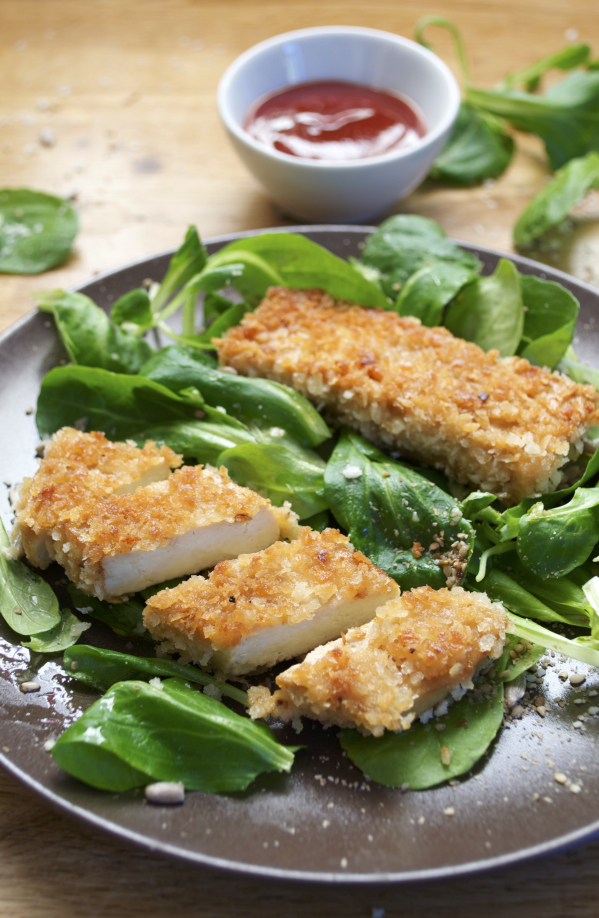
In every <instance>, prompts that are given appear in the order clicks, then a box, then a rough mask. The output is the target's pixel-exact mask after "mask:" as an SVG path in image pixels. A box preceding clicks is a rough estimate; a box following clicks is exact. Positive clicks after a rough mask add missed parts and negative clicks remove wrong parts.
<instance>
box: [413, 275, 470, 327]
mask: <svg viewBox="0 0 599 918" xmlns="http://www.w3.org/2000/svg"><path fill="white" fill-rule="evenodd" d="M477 279H478V274H477V273H476V272H475V271H473V270H472V268H469V267H467V266H466V265H461V264H459V263H458V262H451V261H449V262H444V261H438V262H436V263H435V264H432V265H426V266H425V267H424V268H419V270H418V271H415V272H414V274H412V275H411V276H410V277H409V278H408V280H407V281H406V282H405V284H404V285H403V287H402V288H401V292H400V294H399V296H398V298H397V303H396V304H395V308H396V309H397V311H398V313H399V314H400V316H416V317H417V318H418V319H420V321H421V322H422V324H423V325H427V326H429V327H434V326H436V325H441V324H442V323H443V312H444V310H445V307H446V306H447V304H448V303H449V302H451V300H453V298H454V297H455V296H456V295H457V294H458V293H459V292H460V290H462V288H463V287H465V286H466V284H471V283H472V282H473V281H475V280H477Z"/></svg>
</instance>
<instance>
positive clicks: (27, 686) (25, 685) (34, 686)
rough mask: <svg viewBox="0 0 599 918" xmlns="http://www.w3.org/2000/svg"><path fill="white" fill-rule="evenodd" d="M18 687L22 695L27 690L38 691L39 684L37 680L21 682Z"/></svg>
mask: <svg viewBox="0 0 599 918" xmlns="http://www.w3.org/2000/svg"><path fill="white" fill-rule="evenodd" d="M20 689H21V691H22V692H23V694H24V695H26V694H27V693H28V692H39V690H40V684H39V682H21V685H20Z"/></svg>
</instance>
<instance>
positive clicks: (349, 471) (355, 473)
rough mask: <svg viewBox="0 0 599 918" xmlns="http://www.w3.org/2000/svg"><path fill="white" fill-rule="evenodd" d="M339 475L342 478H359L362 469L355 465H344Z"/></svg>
mask: <svg viewBox="0 0 599 918" xmlns="http://www.w3.org/2000/svg"><path fill="white" fill-rule="evenodd" d="M341 474H342V475H343V477H344V478H360V477H361V475H362V469H361V468H359V467H358V466H357V465H346V466H345V468H344V469H343V471H342V472H341Z"/></svg>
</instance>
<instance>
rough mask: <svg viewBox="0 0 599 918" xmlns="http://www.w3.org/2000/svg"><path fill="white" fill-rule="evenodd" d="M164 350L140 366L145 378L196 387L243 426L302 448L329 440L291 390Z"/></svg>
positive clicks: (323, 427)
mask: <svg viewBox="0 0 599 918" xmlns="http://www.w3.org/2000/svg"><path fill="white" fill-rule="evenodd" d="M168 350H169V353H168V354H165V355H164V358H161V357H160V356H159V355H158V354H156V355H155V356H154V357H153V358H152V359H151V360H150V361H149V362H148V363H147V364H146V366H145V367H142V373H143V375H144V376H147V378H149V379H155V380H158V381H160V382H161V383H162V384H163V385H165V386H168V387H169V388H172V389H173V391H177V392H181V391H184V387H185V386H195V387H197V389H199V391H200V392H201V395H202V398H203V399H205V401H206V403H207V404H208V405H210V406H212V407H214V408H224V409H225V410H226V411H227V412H229V413H230V414H232V415H234V417H236V418H239V420H241V421H245V422H250V421H255V422H259V423H260V424H268V425H271V426H273V427H281V428H282V429H283V430H286V431H288V432H289V433H291V434H292V435H293V436H294V437H295V439H296V440H298V441H299V442H300V443H301V444H302V446H318V445H319V444H320V443H322V442H323V441H324V440H327V439H328V438H329V437H330V436H331V431H330V430H329V428H328V427H327V425H326V424H325V422H324V421H323V419H322V417H321V416H320V414H319V413H318V411H317V410H316V408H314V407H313V406H312V405H311V404H310V402H309V401H308V400H307V399H306V398H304V396H303V395H300V393H299V392H296V391H295V389H291V388H290V387H289V386H284V385H283V384H282V383H278V382H272V381H271V380H269V379H258V378H254V377H248V376H237V375H234V374H232V373H227V372H224V371H223V370H218V369H216V368H213V367H212V366H209V365H208V364H207V362H205V361H200V360H197V359H193V358H190V357H189V356H188V355H187V354H186V353H184V352H181V351H175V350H174V349H172V348H169V349H168Z"/></svg>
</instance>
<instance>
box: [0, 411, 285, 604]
mask: <svg viewBox="0 0 599 918" xmlns="http://www.w3.org/2000/svg"><path fill="white" fill-rule="evenodd" d="M158 460H160V462H162V463H164V462H165V461H166V462H167V463H168V465H170V466H174V465H179V464H180V461H181V460H180V457H179V456H177V455H176V454H175V453H173V451H172V450H170V449H169V448H168V447H165V446H163V447H161V449H160V450H158V449H157V448H156V446H155V445H154V444H153V443H147V444H146V446H145V447H144V449H143V450H141V449H137V447H135V446H130V445H128V444H125V443H110V442H109V441H108V440H106V438H105V437H104V436H103V435H102V434H97V433H91V434H84V433H79V432H78V431H71V430H69V429H66V430H63V431H60V432H59V433H58V434H56V435H55V437H54V438H53V439H52V441H51V442H50V444H49V446H48V448H47V449H46V454H45V456H44V458H43V459H42V461H41V463H40V468H39V469H38V471H37V473H36V475H35V476H34V478H33V479H32V480H29V481H28V482H26V484H25V486H24V487H22V489H21V501H20V506H19V508H18V511H17V527H18V529H19V531H20V534H21V537H22V540H23V547H24V550H25V554H26V555H27V557H28V558H29V560H30V561H31V562H32V563H34V564H36V565H37V566H39V567H47V566H48V564H49V563H50V562H51V561H58V562H59V563H60V564H62V565H63V567H64V568H65V570H66V572H67V574H68V576H69V578H70V579H71V580H72V581H73V582H74V583H76V584H77V585H78V586H79V587H80V589H82V590H83V591H84V592H86V593H90V594H95V595H97V596H99V597H100V598H111V599H113V600H114V599H118V598H119V597H118V596H108V595H107V593H106V591H105V590H104V586H103V581H104V571H103V563H104V562H105V561H106V559H108V558H111V557H114V556H117V555H123V554H127V553H132V552H150V551H154V550H155V549H157V548H160V547H162V546H165V545H168V544H169V543H170V542H171V541H172V540H174V539H175V538H176V537H177V536H180V535H181V534H183V533H187V532H188V531H189V529H190V527H194V526H195V527H200V526H201V527H208V526H210V525H211V524H216V523H218V524H221V523H225V524H226V523H230V524H231V523H246V522H248V521H250V520H252V518H253V517H254V516H255V515H256V514H257V513H258V512H259V511H260V510H261V509H262V508H269V509H271V504H270V501H269V500H266V499H265V498H263V497H260V495H258V494H256V493H255V492H254V491H251V490H249V488H242V487H239V486H238V485H236V484H235V483H234V482H233V481H231V479H230V478H229V476H228V473H227V471H226V469H225V468H224V467H223V468H221V469H215V468H212V467H210V466H207V467H206V468H202V466H194V467H187V466H186V467H183V468H179V469H177V470H176V471H175V472H174V473H173V474H169V476H168V478H166V479H165V480H161V481H153V482H151V483H150V484H148V485H146V486H145V487H138V488H137V490H135V491H134V492H133V493H118V488H119V487H122V486H123V484H124V483H126V482H128V481H130V480H131V479H134V478H136V476H137V477H139V473H140V472H143V471H145V469H146V467H148V466H149V465H151V463H152V462H157V461H158ZM167 471H168V469H167ZM272 510H275V508H272ZM275 516H276V519H277V522H279V524H282V522H283V518H285V520H286V518H287V517H288V516H289V513H288V511H285V510H284V509H277V510H276V512H275ZM275 538H276V536H275ZM267 544H268V543H267ZM226 556H227V555H226V554H225V555H224V557H226ZM221 557H223V556H222V555H221ZM198 569H199V568H195V570H193V569H192V570H188V571H187V573H194V572H195V571H197V570H198ZM162 579H164V578H162ZM153 582H155V581H153Z"/></svg>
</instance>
